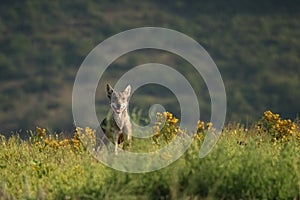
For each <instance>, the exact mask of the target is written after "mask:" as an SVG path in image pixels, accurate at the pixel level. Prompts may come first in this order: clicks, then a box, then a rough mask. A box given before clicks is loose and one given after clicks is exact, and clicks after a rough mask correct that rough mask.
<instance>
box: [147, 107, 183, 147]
mask: <svg viewBox="0 0 300 200" xmlns="http://www.w3.org/2000/svg"><path fill="white" fill-rule="evenodd" d="M178 121H179V120H178V119H177V118H176V117H174V116H173V114H172V113H170V112H163V113H157V114H156V122H155V125H154V126H153V132H154V136H153V137H152V140H153V141H154V143H155V144H156V145H160V141H161V140H162V141H164V142H166V143H167V144H168V143H169V142H171V140H172V139H173V138H174V137H175V136H176V135H177V134H178V133H183V131H182V130H180V127H179V126H178V124H177V123H178Z"/></svg>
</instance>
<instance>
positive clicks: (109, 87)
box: [106, 84, 114, 99]
mask: <svg viewBox="0 0 300 200" xmlns="http://www.w3.org/2000/svg"><path fill="white" fill-rule="evenodd" d="M113 92H114V88H113V87H111V85H110V84H107V85H106V93H107V97H108V98H109V99H110V98H111V94H112V93H113Z"/></svg>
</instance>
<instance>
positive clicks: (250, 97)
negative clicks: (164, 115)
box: [0, 0, 300, 134]
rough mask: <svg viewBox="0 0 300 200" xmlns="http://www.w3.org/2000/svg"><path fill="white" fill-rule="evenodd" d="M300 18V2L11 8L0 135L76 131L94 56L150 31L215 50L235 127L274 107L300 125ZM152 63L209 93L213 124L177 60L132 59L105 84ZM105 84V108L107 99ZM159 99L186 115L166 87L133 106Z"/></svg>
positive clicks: (137, 98) (158, 54) (0, 19)
mask: <svg viewBox="0 0 300 200" xmlns="http://www.w3.org/2000/svg"><path fill="white" fill-rule="evenodd" d="M299 19H300V1H298V0H288V1H282V0H280V1H279V0H260V1H253V0H240V1H233V0H229V1H223V0H216V1H203V0H195V1H183V0H175V1H171V0H167V1H129V0H123V1H108V0H107V1H86V2H85V1H79V0H72V1H60V2H59V1H46V0H41V1H34V0H23V1H12V0H9V1H1V3H0V133H2V134H10V133H11V131H18V130H23V131H24V130H26V129H34V128H35V127H36V126H41V127H46V128H48V129H49V130H52V131H66V130H71V128H72V123H73V118H72V109H71V105H72V87H73V83H74V80H75V76H76V72H77V70H78V69H79V67H80V65H81V63H82V61H83V60H84V58H85V56H86V55H87V54H88V53H89V52H90V51H91V50H92V49H93V48H94V47H95V46H96V45H98V44H99V43H100V42H102V41H103V40H105V39H106V38H108V37H110V36H113V35H114V34H117V33H119V32H121V31H125V30H127V29H131V28H137V27H144V26H156V27H165V28H170V29H174V30H177V31H180V32H182V33H184V34H186V35H188V36H190V37H192V38H193V39H195V40H197V41H198V42H199V43H200V44H201V45H202V46H203V47H204V48H205V49H206V50H207V51H208V53H209V54H210V55H211V57H212V58H213V59H214V61H215V63H216V64H217V66H218V68H219V70H220V72H221V74H222V77H223V81H224V84H225V88H226V93H227V103H228V104H227V122H232V121H235V122H241V123H247V124H251V123H253V122H255V121H257V120H258V119H259V118H260V116H261V115H262V113H263V111H265V110H268V109H270V110H272V111H273V112H277V113H279V114H281V115H282V116H283V117H287V118H292V119H295V118H296V117H298V115H299V110H300V104H299V101H300V93H299V90H300V85H299V78H300V20H299ZM147 62H157V63H163V64H167V65H169V66H173V67H175V68H176V69H178V70H180V72H182V74H184V75H185V76H186V77H187V78H188V80H189V81H190V82H191V84H192V86H193V87H194V89H195V90H197V91H198V93H199V96H198V98H199V103H200V108H201V119H202V120H209V118H210V99H209V96H208V93H207V89H206V86H205V84H204V82H203V81H202V79H201V77H200V76H198V75H195V74H196V73H193V72H194V71H193V69H192V67H191V66H190V65H189V64H188V63H187V62H186V61H184V60H182V59H180V58H178V57H177V56H175V55H172V54H171V53H168V52H163V51H154V50H143V51H138V52H132V53H130V54H128V55H124V56H122V57H121V58H119V59H118V60H116V61H115V62H114V63H113V64H112V66H111V67H110V70H108V72H107V73H106V76H105V78H104V80H103V81H102V82H101V83H103V84H104V83H105V82H107V81H109V82H111V83H112V84H113V83H114V82H115V81H116V80H117V79H118V77H119V76H120V75H121V74H122V73H124V72H126V70H128V69H131V68H132V67H133V66H136V65H138V64H144V63H147ZM103 84H102V85H101V84H99V88H100V87H101V89H99V92H98V93H97V99H96V103H98V104H100V103H105V102H106V101H107V99H106V97H105V94H104V89H103V88H102V86H103ZM162 93H163V95H162ZM155 97H157V99H160V101H161V100H162V99H163V102H160V103H162V104H165V105H168V106H169V108H170V110H172V111H173V110H174V112H175V113H176V112H178V105H177V104H176V100H174V96H172V94H171V93H170V92H168V91H167V90H166V89H165V88H163V87H158V86H147V87H144V88H143V89H141V90H138V91H137V93H135V94H134V95H133V97H132V101H131V104H132V105H134V107H135V108H136V109H143V110H145V109H147V108H148V106H150V105H151V104H153V103H157V102H156V101H155V99H156V98H155ZM161 97H163V98H161ZM98 110H99V111H101V108H98Z"/></svg>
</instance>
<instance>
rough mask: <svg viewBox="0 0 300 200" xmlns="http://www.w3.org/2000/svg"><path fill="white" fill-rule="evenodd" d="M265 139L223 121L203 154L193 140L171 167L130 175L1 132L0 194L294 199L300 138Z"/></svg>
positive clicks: (79, 152)
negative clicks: (220, 131) (215, 140)
mask: <svg viewBox="0 0 300 200" xmlns="http://www.w3.org/2000/svg"><path fill="white" fill-rule="evenodd" d="M297 131H298V132H299V130H297ZM271 139H272V138H271V137H270V136H268V135H266V134H259V133H258V132H257V130H256V129H255V128H252V129H249V130H245V129H244V128H243V127H242V126H240V125H233V126H232V125H231V126H230V125H228V126H227V128H225V129H224V131H223V134H222V136H221V138H220V140H219V141H218V143H217V145H216V146H215V147H214V149H213V150H212V151H211V153H210V154H208V156H206V157H205V158H203V159H199V157H198V152H199V149H200V146H201V141H200V140H195V141H194V142H193V143H192V145H191V146H190V148H189V149H188V151H187V152H186V153H185V154H184V155H183V156H182V157H181V158H180V159H179V160H177V161H176V162H174V163H173V164H171V165H170V166H168V167H166V168H164V169H161V170H159V171H154V172H149V173H141V174H129V173H123V172H119V171H116V170H114V169H111V168H108V167H106V166H104V165H103V164H101V163H100V162H98V161H97V160H96V159H94V158H93V157H92V156H91V155H90V154H89V153H88V152H86V151H85V150H84V149H83V148H82V147H80V148H79V149H76V148H74V147H73V146H72V145H69V146H62V147H59V148H54V147H50V146H46V147H45V146H43V145H42V146H41V145H40V144H42V143H36V140H33V139H31V140H26V141H24V140H21V139H20V138H19V137H18V136H13V137H11V138H9V139H5V138H4V137H3V138H2V139H1V141H0V174H1V176H0V177H1V180H0V181H1V182H2V185H1V186H0V199H10V198H14V199H275V198H278V199H299V198H300V154H299V150H300V146H299V142H298V140H296V138H293V139H291V141H290V142H288V143H276V144H274V143H273V142H271ZM144 142H150V141H144ZM141 144H142V142H141V141H139V144H137V140H136V141H134V143H133V145H136V146H138V148H141V149H142V148H143V145H141ZM145 162H147V161H145Z"/></svg>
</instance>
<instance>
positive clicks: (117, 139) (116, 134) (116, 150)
mask: <svg viewBox="0 0 300 200" xmlns="http://www.w3.org/2000/svg"><path fill="white" fill-rule="evenodd" d="M115 136H116V138H115V154H116V155H118V142H119V137H120V132H118V131H116V132H115Z"/></svg>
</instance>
